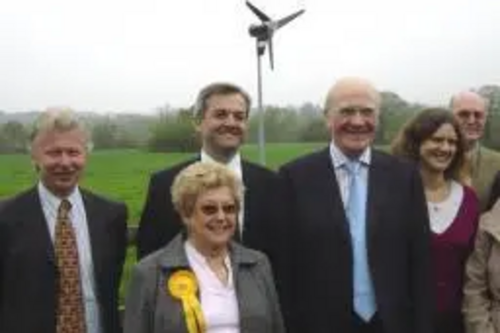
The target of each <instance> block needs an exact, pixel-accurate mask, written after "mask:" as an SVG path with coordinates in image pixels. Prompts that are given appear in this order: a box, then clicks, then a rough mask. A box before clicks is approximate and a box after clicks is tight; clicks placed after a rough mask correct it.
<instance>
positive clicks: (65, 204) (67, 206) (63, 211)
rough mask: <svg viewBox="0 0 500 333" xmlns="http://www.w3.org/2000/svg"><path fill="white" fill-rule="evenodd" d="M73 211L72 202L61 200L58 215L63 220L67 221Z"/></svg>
mask: <svg viewBox="0 0 500 333" xmlns="http://www.w3.org/2000/svg"><path fill="white" fill-rule="evenodd" d="M70 210H71V202H69V200H67V199H63V200H61V204H60V205H59V209H58V214H59V217H60V218H62V219H67V218H68V214H69V211H70Z"/></svg>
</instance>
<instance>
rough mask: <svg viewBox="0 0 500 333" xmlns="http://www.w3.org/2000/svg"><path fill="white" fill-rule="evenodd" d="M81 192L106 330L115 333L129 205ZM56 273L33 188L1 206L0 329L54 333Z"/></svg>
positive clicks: (41, 213)
mask: <svg viewBox="0 0 500 333" xmlns="http://www.w3.org/2000/svg"><path fill="white" fill-rule="evenodd" d="M81 193H82V197H83V202H84V205H85V211H86V215H87V222H88V229H89V236H90V244H91V247H92V259H93V264H94V278H95V283H96V289H97V290H96V294H97V298H98V301H99V304H100V306H101V320H102V322H101V323H102V326H103V332H104V333H116V332H119V331H120V323H119V317H118V288H119V284H120V278H121V273H122V267H123V261H124V257H125V247H126V243H125V241H126V220H127V210H126V207H125V205H123V204H121V203H120V204H119V203H115V202H111V201H109V200H106V199H103V198H101V197H98V196H96V195H94V194H91V193H90V192H87V191H84V190H82V191H81ZM57 276H58V273H57V266H56V261H55V254H54V248H53V243H52V241H51V239H50V234H49V230H48V228H47V222H46V220H45V216H44V214H43V210H42V206H41V203H40V199H39V195H38V191H37V189H36V187H35V188H32V189H30V190H28V191H27V192H25V193H22V194H20V195H19V196H17V197H15V198H13V199H12V200H10V201H9V202H8V203H7V204H6V205H5V206H3V207H2V210H1V211H0V332H2V333H55V331H56V329H55V323H56V313H55V310H56V306H57V304H56V303H57V297H56V293H57Z"/></svg>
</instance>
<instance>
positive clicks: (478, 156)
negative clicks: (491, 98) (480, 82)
mask: <svg viewBox="0 0 500 333" xmlns="http://www.w3.org/2000/svg"><path fill="white" fill-rule="evenodd" d="M450 108H451V110H452V112H453V114H454V115H455V117H456V119H457V121H458V122H459V124H460V127H461V128H462V131H463V133H464V136H465V139H466V142H467V147H466V149H467V152H468V154H467V157H468V160H467V163H466V170H465V171H466V177H467V178H468V179H466V180H467V181H468V183H469V185H471V186H472V187H473V188H474V189H475V190H476V193H477V195H478V197H479V200H480V203H481V209H482V210H483V211H484V210H486V209H487V208H488V207H487V202H488V197H489V193H490V188H491V185H492V183H493V179H494V177H495V174H496V172H497V171H499V170H500V154H499V153H497V152H495V151H493V150H491V149H488V148H486V147H484V146H482V145H481V144H480V140H481V138H482V137H483V133H484V128H485V125H486V121H487V117H488V101H487V100H486V99H485V98H484V97H482V96H481V95H479V94H478V93H476V92H473V91H463V92H460V93H458V94H456V95H454V96H453V97H452V98H451V101H450Z"/></svg>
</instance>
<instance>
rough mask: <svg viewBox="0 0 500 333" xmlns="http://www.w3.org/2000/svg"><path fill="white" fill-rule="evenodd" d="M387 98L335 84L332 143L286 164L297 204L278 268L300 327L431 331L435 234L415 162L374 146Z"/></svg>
mask: <svg viewBox="0 0 500 333" xmlns="http://www.w3.org/2000/svg"><path fill="white" fill-rule="evenodd" d="M379 113H380V95H379V93H378V92H377V90H376V89H375V88H374V87H373V86H372V85H371V84H370V83H369V82H367V81H366V80H363V79H359V78H345V79H341V80H339V81H338V82H337V83H336V84H335V85H334V86H333V87H332V88H331V90H330V91H329V93H328V96H327V99H326V103H325V118H326V122H327V125H328V128H329V130H330V133H331V142H330V145H329V146H328V147H327V148H325V149H322V150H320V151H318V152H315V153H312V154H310V155H306V156H304V157H301V158H298V159H297V160H295V161H292V162H290V163H288V164H286V165H284V166H283V167H282V168H281V169H280V177H281V182H282V191H283V196H284V201H285V204H284V206H285V207H287V209H288V210H289V214H288V218H286V219H284V220H283V222H284V223H285V224H284V225H283V226H281V227H280V230H282V232H281V233H280V237H279V239H277V240H276V242H277V243H279V244H280V245H279V248H280V250H281V253H277V254H274V258H275V261H276V263H277V264H276V266H275V273H276V274H275V275H276V281H277V284H278V287H281V289H280V290H279V291H280V293H281V295H280V297H281V299H282V301H283V306H284V314H285V319H286V324H287V330H288V331H290V332H294V333H309V332H314V333H402V332H405V333H430V332H431V325H432V319H431V317H432V315H431V313H432V312H431V311H432V306H431V284H430V281H431V280H430V279H431V275H430V232H429V222H428V218H427V209H426V203H425V198H424V192H423V188H422V184H421V179H420V175H419V173H418V170H417V169H416V167H415V166H413V165H410V164H407V163H405V162H402V161H399V160H397V159H396V158H394V157H392V156H389V155H387V154H385V153H383V152H380V151H378V150H376V149H373V148H372V147H371V144H372V142H373V140H374V136H375V131H376V127H377V123H378V117H379Z"/></svg>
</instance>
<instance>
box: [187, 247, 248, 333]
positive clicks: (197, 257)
mask: <svg viewBox="0 0 500 333" xmlns="http://www.w3.org/2000/svg"><path fill="white" fill-rule="evenodd" d="M184 249H185V251H186V255H187V258H188V261H189V265H190V266H191V268H192V270H193V271H194V273H195V275H196V278H197V280H198V284H199V290H200V300H201V308H202V312H203V315H204V317H205V322H206V324H207V330H206V333H239V332H240V322H239V321H240V319H239V309H238V299H237V297H236V291H235V289H234V281H233V272H232V269H231V262H230V260H229V257H228V256H226V258H225V259H224V263H225V264H226V268H227V271H228V273H229V274H228V283H227V285H224V284H223V283H222V281H221V280H220V279H219V278H218V277H217V276H216V275H215V273H214V272H213V271H212V269H211V268H210V266H209V265H208V263H207V261H206V259H205V257H204V256H203V255H201V254H200V253H199V252H198V251H197V250H196V249H195V248H194V246H193V245H192V244H191V243H190V242H189V241H186V242H185V243H184Z"/></svg>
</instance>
